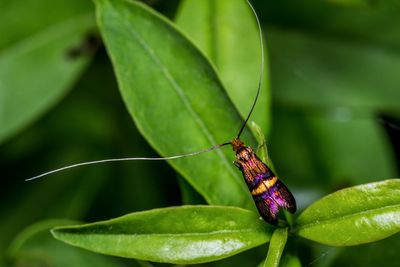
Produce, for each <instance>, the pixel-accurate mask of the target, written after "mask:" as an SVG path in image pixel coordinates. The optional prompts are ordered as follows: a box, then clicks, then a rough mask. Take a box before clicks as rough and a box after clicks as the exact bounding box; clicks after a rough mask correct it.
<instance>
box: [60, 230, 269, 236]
mask: <svg viewBox="0 0 400 267" xmlns="http://www.w3.org/2000/svg"><path fill="white" fill-rule="evenodd" d="M63 231H64V230H63V229H56V233H57V232H58V233H57V234H61V235H81V234H82V235H85V236H110V237H111V236H135V237H136V236H155V237H181V236H183V237H186V236H216V235H226V234H241V233H247V234H248V233H255V234H260V233H261V231H257V230H255V229H242V230H219V231H211V232H207V233H201V232H198V233H196V232H193V233H146V234H142V233H126V234H125V233H110V232H104V233H89V234H87V233H84V232H83V233H69V232H63Z"/></svg>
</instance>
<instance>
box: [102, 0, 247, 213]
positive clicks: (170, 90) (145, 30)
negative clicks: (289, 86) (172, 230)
mask: <svg viewBox="0 0 400 267" xmlns="http://www.w3.org/2000/svg"><path fill="white" fill-rule="evenodd" d="M96 7H97V18H98V23H99V26H100V29H101V32H102V35H103V37H104V41H105V44H106V47H107V50H108V52H109V54H110V57H111V60H112V62H113V65H114V68H115V72H116V75H117V80H118V83H119V87H120V90H121V93H122V96H123V98H124V101H125V103H126V105H127V107H128V110H129V112H130V114H131V115H132V117H133V119H134V120H135V122H136V125H137V127H138V128H139V130H140V131H141V132H142V133H143V135H144V136H145V137H146V139H147V140H148V141H149V142H150V144H151V145H152V146H153V147H154V148H155V149H156V150H157V151H158V152H159V153H160V154H161V155H163V156H170V155H177V154H183V153H188V152H193V151H198V150H201V149H205V148H208V147H210V146H212V145H216V144H218V143H222V142H226V141H229V140H230V139H232V138H233V137H234V136H235V134H236V131H237V129H239V127H240V125H241V123H242V118H241V116H240V114H239V113H238V111H237V110H236V109H235V107H234V105H233V104H232V102H231V101H230V99H229V98H228V96H227V95H226V93H225V91H224V90H223V87H222V85H221V83H220V82H219V79H218V77H217V75H216V73H215V71H214V69H213V68H212V67H211V66H210V64H209V62H208V61H207V59H206V58H205V57H204V56H203V54H201V53H200V52H199V50H198V49H197V48H196V47H195V46H193V45H192V43H190V42H189V41H188V40H187V39H186V38H185V37H184V36H183V35H182V34H181V33H180V32H179V31H178V30H177V29H176V28H175V27H174V26H173V25H172V24H171V23H170V22H168V21H167V20H166V19H164V18H163V17H161V16H160V15H158V14H156V13H154V12H153V11H152V10H150V9H149V8H147V7H146V6H144V5H143V4H141V3H138V2H130V1H124V0H117V1H108V0H98V1H96ZM243 138H244V140H245V141H252V142H254V138H253V137H252V136H251V134H250V132H249V131H248V130H246V131H245V132H244V135H243ZM232 159H233V153H232V152H231V151H230V149H228V148H223V149H219V150H216V151H214V152H210V153H206V154H202V155H199V156H196V157H193V158H183V159H178V160H173V161H170V163H171V165H172V166H173V167H174V168H176V169H177V170H178V171H179V172H180V173H181V174H182V175H183V176H184V177H185V178H186V179H187V180H188V182H189V183H190V184H191V185H192V186H193V187H194V188H195V189H196V190H198V191H199V192H200V193H201V194H202V195H203V196H204V197H205V199H206V200H207V201H208V203H211V204H223V205H235V206H240V207H246V208H251V207H254V204H253V203H252V200H251V198H250V194H249V193H248V190H247V187H246V186H245V185H244V182H243V178H242V177H241V175H240V173H239V172H238V170H236V169H235V168H234V167H233V165H232V163H231V160H232Z"/></svg>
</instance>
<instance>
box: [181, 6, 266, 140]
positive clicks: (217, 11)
mask: <svg viewBox="0 0 400 267" xmlns="http://www.w3.org/2000/svg"><path fill="white" fill-rule="evenodd" d="M238 18H240V19H238ZM176 22H177V24H178V26H179V27H180V28H182V29H183V31H184V32H186V33H187V34H188V36H189V37H191V38H192V39H193V40H194V42H195V43H196V44H197V45H198V46H199V47H200V48H201V50H202V51H203V52H204V53H205V54H206V55H207V56H208V58H209V59H210V60H211V61H212V62H213V63H214V64H215V66H216V67H217V69H218V71H219V73H220V74H221V79H222V82H223V84H224V85H225V88H226V90H227V92H228V94H229V96H230V97H231V98H232V100H233V102H234V103H235V105H236V106H237V107H238V109H239V111H240V114H241V115H242V117H246V116H247V114H248V112H249V109H250V107H251V105H252V103H253V101H254V96H255V93H256V90H257V86H258V84H257V83H258V79H259V73H260V65H261V50H260V36H259V32H258V26H257V23H256V18H255V17H254V14H253V12H252V11H251V9H250V7H249V6H248V4H247V3H246V1H242V0H218V1H215V0H203V1H196V0H185V1H183V2H182V3H181V5H180V8H179V10H178V14H177V18H176ZM244 36H245V38H244ZM265 52H266V51H265ZM266 62H268V60H267V59H266ZM266 68H268V67H266ZM263 75H264V76H263V78H264V79H263V83H262V88H261V93H260V98H259V101H258V103H257V106H256V108H255V110H254V113H253V116H252V119H253V120H254V121H256V122H257V124H259V125H260V126H261V128H262V129H263V130H264V131H265V132H266V133H267V132H268V129H269V128H270V125H269V124H270V122H269V106H270V95H269V83H268V80H267V77H268V70H267V69H266V70H265V72H264V74H263Z"/></svg>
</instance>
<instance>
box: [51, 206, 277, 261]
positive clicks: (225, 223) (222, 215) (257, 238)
mask: <svg viewBox="0 0 400 267" xmlns="http://www.w3.org/2000/svg"><path fill="white" fill-rule="evenodd" d="M272 229H273V228H271V227H270V226H269V225H268V224H266V223H265V222H264V221H262V220H260V219H259V216H258V214H256V213H254V212H251V211H247V210H243V209H240V208H234V207H222V206H220V207H218V206H182V207H174V208H165V209H155V210H151V211H144V212H137V213H132V214H129V215H125V216H123V217H119V218H116V219H113V220H109V221H104V222H97V223H92V224H87V225H78V226H73V227H60V228H56V229H54V230H53V231H52V233H53V235H54V236H55V237H56V238H57V239H59V240H61V241H64V242H66V243H68V244H71V245H74V246H78V247H82V248H85V249H88V250H91V251H94V252H98V253H103V254H109V255H114V256H120V257H127V258H135V259H141V260H148V261H155V262H167V263H176V264H191V263H201V262H209V261H214V260H218V259H222V258H226V257H229V256H231V255H234V254H237V253H239V252H241V251H244V250H247V249H250V248H252V247H255V246H258V245H260V244H263V243H266V242H268V240H269V238H270V236H271V233H272Z"/></svg>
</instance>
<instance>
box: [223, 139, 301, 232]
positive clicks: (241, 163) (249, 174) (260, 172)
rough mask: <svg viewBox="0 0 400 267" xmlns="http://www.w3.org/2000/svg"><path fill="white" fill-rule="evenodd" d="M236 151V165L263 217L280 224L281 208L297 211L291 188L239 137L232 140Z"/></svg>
mask: <svg viewBox="0 0 400 267" xmlns="http://www.w3.org/2000/svg"><path fill="white" fill-rule="evenodd" d="M231 144H232V147H233V150H234V151H235V152H236V161H235V165H236V166H237V167H238V168H239V169H240V171H241V172H242V174H243V177H244V179H245V181H246V184H247V186H248V188H249V190H250V192H251V195H252V197H253V199H254V202H255V204H256V206H257V209H258V212H259V213H260V215H261V217H262V218H263V219H264V220H265V221H267V222H269V223H271V224H274V225H277V224H278V221H279V220H278V213H279V208H285V209H287V210H288V211H289V212H291V213H294V212H296V201H295V199H294V197H293V195H292V193H291V192H290V191H289V189H288V188H287V187H286V186H285V185H284V184H283V183H282V182H281V181H280V180H279V179H278V178H277V177H276V175H275V174H274V173H273V172H272V171H271V169H269V168H268V166H267V165H265V164H264V163H263V162H262V161H261V160H260V159H259V158H258V157H257V155H256V154H255V153H254V152H253V150H252V149H251V147H247V146H245V145H244V144H243V142H242V141H240V140H239V139H235V140H234V141H232V143H231Z"/></svg>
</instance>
